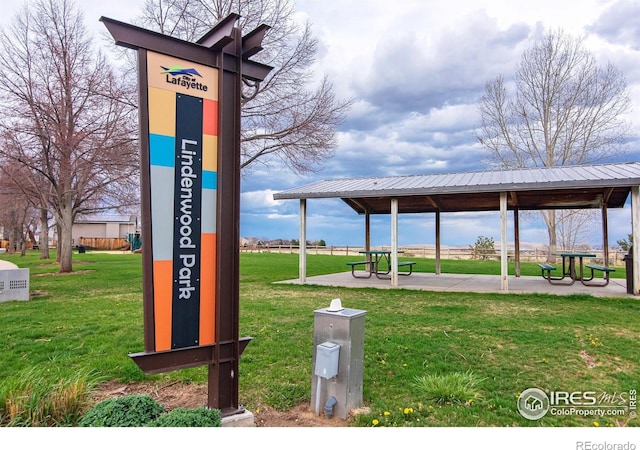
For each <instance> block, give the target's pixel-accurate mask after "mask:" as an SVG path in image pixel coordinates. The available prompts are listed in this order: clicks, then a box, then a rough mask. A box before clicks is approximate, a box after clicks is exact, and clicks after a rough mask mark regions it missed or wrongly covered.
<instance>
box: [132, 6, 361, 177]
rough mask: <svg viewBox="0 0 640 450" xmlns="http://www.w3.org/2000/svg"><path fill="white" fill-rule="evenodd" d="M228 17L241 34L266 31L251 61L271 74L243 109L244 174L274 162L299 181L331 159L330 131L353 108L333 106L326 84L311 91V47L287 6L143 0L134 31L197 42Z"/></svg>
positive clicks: (307, 32) (338, 103)
mask: <svg viewBox="0 0 640 450" xmlns="http://www.w3.org/2000/svg"><path fill="white" fill-rule="evenodd" d="M230 13H238V14H239V15H240V17H241V18H240V24H239V26H240V27H241V28H242V29H244V30H246V32H249V31H252V30H253V29H255V28H256V27H258V26H259V25H261V24H266V25H269V26H271V27H272V28H271V29H270V30H269V31H268V32H267V33H266V36H265V39H264V41H263V47H264V49H263V50H262V51H261V52H260V53H258V54H257V55H255V57H254V59H255V60H259V61H260V62H263V63H265V64H268V65H271V66H273V67H274V70H272V71H271V73H270V74H269V76H268V77H267V79H266V80H264V81H263V82H262V83H261V84H260V85H259V86H248V90H249V91H251V90H252V89H253V90H254V91H253V92H250V93H249V95H250V96H252V95H253V94H257V95H255V97H254V98H252V100H251V101H248V102H246V103H245V104H244V105H243V110H242V149H241V151H242V155H241V166H242V168H243V169H248V168H250V167H251V166H253V165H254V164H256V163H260V164H262V165H271V164H274V163H278V162H280V163H283V164H284V165H286V166H288V167H290V168H292V169H293V170H294V171H296V172H298V173H305V172H309V171H313V170H314V167H315V166H317V165H318V164H319V163H321V162H322V161H324V160H326V159H327V158H330V157H331V156H333V155H334V152H335V148H336V146H337V141H336V136H335V133H336V129H337V127H338V126H339V125H340V123H341V122H342V120H343V119H344V114H345V113H346V111H347V110H348V108H349V107H350V104H351V101H350V100H346V101H338V100H337V99H336V98H335V95H334V93H333V86H332V84H331V83H330V82H329V81H328V79H327V78H326V77H324V78H323V79H322V80H320V81H319V82H318V83H315V80H314V74H313V73H312V71H311V65H312V64H313V63H314V61H315V55H316V52H317V41H316V40H315V39H314V38H313V36H312V33H311V27H310V25H309V24H308V23H307V24H305V26H303V27H302V28H301V27H300V26H299V25H297V24H296V23H295V21H294V18H293V14H294V9H293V6H292V5H291V2H290V1H289V0H248V1H247V0H244V1H241V0H147V2H146V4H145V6H144V9H143V14H142V17H141V18H140V20H139V24H140V25H141V26H143V27H146V28H149V29H153V30H156V31H159V32H161V33H163V34H167V35H170V36H174V37H178V38H181V39H185V40H188V41H196V40H197V39H199V38H200V37H201V36H202V35H204V33H206V32H207V31H209V29H211V27H213V26H214V25H215V24H216V23H217V22H218V21H219V20H220V19H223V18H224V17H226V16H227V15H229V14H230ZM256 89H257V92H256ZM246 172H247V170H245V171H244V173H246Z"/></svg>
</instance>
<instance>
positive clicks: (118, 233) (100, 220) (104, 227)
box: [72, 214, 140, 245]
mask: <svg viewBox="0 0 640 450" xmlns="http://www.w3.org/2000/svg"><path fill="white" fill-rule="evenodd" d="M139 232H140V225H139V220H138V218H137V217H136V216H129V215H116V214H105V215H92V216H78V217H77V218H76V221H75V223H74V224H73V231H72V238H73V244H74V245H77V244H78V243H79V242H80V238H95V239H124V238H126V237H127V236H128V235H129V234H134V233H139Z"/></svg>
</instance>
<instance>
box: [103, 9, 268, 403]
mask: <svg viewBox="0 0 640 450" xmlns="http://www.w3.org/2000/svg"><path fill="white" fill-rule="evenodd" d="M238 17H239V16H238V15H237V14H232V15H230V16H228V17H227V18H225V19H224V20H222V21H221V22H219V23H218V24H217V25H216V26H215V27H214V28H213V29H211V30H210V31H209V32H208V33H207V34H206V35H205V36H204V37H203V38H202V39H200V40H199V41H198V42H197V43H190V42H186V41H182V40H179V39H175V38H172V37H168V36H165V35H162V34H159V33H155V32H152V31H149V30H145V29H142V28H138V27H135V26H132V25H129V24H126V23H122V22H118V21H115V20H112V19H108V18H105V17H102V18H101V19H100V20H101V21H102V22H103V23H104V24H105V26H106V27H107V30H108V31H109V33H111V35H112V36H113V38H114V39H115V41H116V44H118V45H121V46H124V47H128V48H132V49H135V50H137V52H138V83H139V95H140V103H139V115H140V161H141V162H140V165H141V176H140V180H141V204H142V205H141V206H142V215H143V221H142V226H143V228H142V234H143V240H142V242H143V246H142V254H143V305H144V306H143V308H144V313H143V314H144V347H145V349H144V352H142V353H136V354H132V355H130V356H131V358H133V360H134V361H135V363H136V364H137V365H138V366H139V367H140V368H141V369H142V370H143V371H144V372H145V373H147V374H154V373H161V372H167V371H171V370H177V369H184V368H188V367H196V366H203V365H207V366H208V367H209V378H208V391H209V394H208V401H207V406H209V407H210V408H217V409H220V410H221V411H222V413H223V415H231V414H236V413H239V412H242V407H241V406H240V405H239V403H238V360H239V359H240V355H241V353H242V351H243V350H244V348H245V347H246V346H247V344H248V343H249V340H250V338H240V337H239V315H238V313H239V248H238V246H239V239H240V236H239V209H240V107H241V104H242V98H243V97H242V86H243V83H247V84H249V85H253V86H255V87H256V92H257V86H258V85H259V83H260V81H262V80H263V79H264V78H265V77H266V76H267V74H268V73H269V71H270V70H271V67H269V66H265V65H263V64H260V63H258V62H255V61H251V60H249V58H250V57H251V56H253V55H255V54H256V53H257V52H259V51H260V50H261V49H262V47H261V42H262V38H263V37H264V33H265V32H266V30H267V29H268V27H266V26H264V25H263V26H260V27H258V28H257V29H256V30H254V31H252V32H251V33H249V34H247V35H245V36H244V37H243V36H242V35H241V33H240V30H239V29H238V28H237V27H236V22H237V20H238ZM254 95H255V94H254Z"/></svg>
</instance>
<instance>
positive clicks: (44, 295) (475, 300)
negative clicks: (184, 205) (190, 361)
mask: <svg viewBox="0 0 640 450" xmlns="http://www.w3.org/2000/svg"><path fill="white" fill-rule="evenodd" d="M2 257H3V259H7V260H10V261H12V262H15V263H16V264H18V265H19V266H20V267H28V268H30V269H31V290H32V292H34V293H35V294H36V295H34V297H33V299H32V300H31V301H29V302H7V303H2V304H0V321H1V322H2V327H1V330H0V339H1V340H2V342H3V351H2V353H1V354H0V380H4V381H3V382H4V383H5V384H4V385H5V386H6V385H7V384H10V381H11V380H16V379H19V378H20V377H24V376H25V374H33V372H34V371H35V372H37V373H38V376H40V377H41V378H42V379H43V380H49V382H50V383H55V382H56V381H57V380H60V379H66V378H72V377H74V376H77V374H78V373H84V374H90V375H87V376H91V377H94V379H95V380H97V381H100V380H116V381H125V382H128V381H140V380H157V381H158V382H159V383H164V382H167V380H179V381H185V382H192V383H204V382H205V380H206V368H204V367H201V368H195V369H188V370H182V371H176V372H171V373H167V374H161V375H154V376H146V375H144V374H143V373H142V372H141V370H140V369H139V368H138V367H137V366H136V365H135V364H134V363H133V362H132V361H131V359H130V358H129V357H128V354H129V353H136V352H140V351H143V348H144V345H143V330H142V328H143V323H142V294H141V290H142V276H141V256H140V255H134V254H122V255H110V254H101V253H86V254H82V255H78V254H76V255H74V269H75V271H76V272H75V273H73V274H68V275H60V274H57V273H56V272H57V266H56V265H55V264H53V263H52V262H51V261H48V262H47V261H44V262H43V261H40V260H39V259H38V254H37V253H35V252H34V253H29V254H28V256H26V257H23V258H21V257H18V256H13V255H3V256H2ZM352 259H353V257H345V256H323V255H308V256H307V265H308V275H309V276H312V275H318V274H323V273H333V272H342V271H345V267H346V265H345V263H346V262H347V261H350V260H352ZM411 259H412V260H415V258H411ZM240 261H241V280H240V335H241V336H251V337H252V338H253V340H252V341H251V343H250V344H249V346H248V347H247V348H246V350H245V351H244V353H243V355H242V358H241V360H240V374H239V375H240V378H239V380H240V403H242V404H243V405H244V406H245V407H246V408H247V409H248V410H250V411H252V410H253V411H255V410H257V409H260V408H264V407H271V408H275V409H280V410H286V409H289V408H291V407H292V406H294V405H297V404H299V403H300V402H309V401H310V397H311V393H310V390H311V367H312V361H311V359H312V351H313V321H314V314H313V311H314V310H316V309H319V308H324V307H326V306H328V305H329V302H330V301H331V299H333V298H340V299H342V303H343V305H345V306H346V307H349V308H354V309H362V310H365V311H367V314H366V319H365V349H364V350H365V360H364V374H363V385H364V388H363V394H364V403H365V406H368V407H369V408H370V411H371V412H370V413H368V414H362V415H359V416H358V417H357V418H355V419H352V420H351V424H352V425H354V426H374V425H377V426H381V425H384V426H521V427H527V426H593V425H594V422H596V423H597V424H598V425H599V426H624V425H638V423H639V421H638V419H633V420H630V418H629V414H626V415H624V416H623V417H618V418H615V417H591V416H589V417H579V416H553V415H551V414H547V415H546V416H545V417H544V418H542V419H540V420H537V421H529V420H527V419H525V418H523V417H521V416H520V414H519V413H518V411H517V408H516V400H517V397H518V396H519V394H520V393H521V392H522V391H524V390H525V389H527V388H530V387H538V388H540V389H543V390H548V391H571V392H573V391H580V392H583V391H594V392H597V393H598V394H600V393H608V394H616V395H620V394H621V393H623V394H624V393H626V394H624V395H626V396H627V397H628V393H629V391H630V390H634V389H635V390H636V391H637V390H639V389H640V377H639V376H638V374H640V352H639V351H638V349H639V348H640V321H639V320H638V318H639V317H640V299H635V298H628V297H625V298H595V297H591V296H586V295H579V296H578V295H574V296H565V297H563V296H550V295H529V294H526V295H525V294H520V295H518V294H513V295H507V294H477V293H450V292H426V291H409V290H402V289H396V290H377V289H348V288H340V287H314V286H295V285H280V284H272V283H273V282H274V281H280V280H285V279H292V278H296V277H297V276H298V272H297V271H298V257H297V255H289V254H266V253H243V254H242V255H241V258H240ZM418 267H422V268H423V269H422V270H425V271H433V270H434V267H435V262H434V261H433V260H422V259H419V264H418ZM442 271H443V272H445V273H456V272H458V273H493V274H499V271H500V263H499V262H498V261H442ZM614 274H615V276H618V277H624V276H625V274H624V269H623V268H622V269H618V268H616V272H615V273H614ZM522 275H536V276H539V275H540V271H539V268H538V266H537V265H536V264H535V263H522ZM465 374H466V375H472V376H473V380H474V383H475V384H474V385H473V386H470V387H469V389H467V390H466V391H465V390H462V392H463V393H462V394H460V395H459V396H458V397H454V396H452V397H450V398H449V400H442V399H439V398H438V397H437V396H434V394H433V392H432V391H430V390H429V389H427V388H425V383H418V382H417V380H419V379H422V380H423V381H424V379H425V378H428V379H429V380H435V381H436V382H439V383H440V386H439V388H438V389H440V390H445V391H446V390H447V389H449V388H451V389H454V387H455V386H454V384H455V382H456V377H457V376H459V375H460V376H461V375H465ZM458 381H459V380H458ZM0 394H1V391H0ZM466 396H468V397H469V398H463V397H466ZM1 408H2V402H1V399H0V410H1Z"/></svg>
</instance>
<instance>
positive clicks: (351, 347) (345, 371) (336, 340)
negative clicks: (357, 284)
mask: <svg viewBox="0 0 640 450" xmlns="http://www.w3.org/2000/svg"><path fill="white" fill-rule="evenodd" d="M366 314H367V312H366V311H362V310H358V309H350V308H342V306H341V304H340V302H339V301H338V304H337V306H336V303H335V300H334V301H332V302H331V306H330V307H329V308H323V309H318V310H316V311H314V327H313V328H314V330H313V368H312V372H311V373H312V374H313V375H312V377H311V380H312V381H311V409H312V410H313V411H314V412H315V413H316V414H317V415H320V414H321V413H323V412H324V413H325V414H326V415H327V416H328V417H331V416H333V415H335V416H336V417H339V418H341V419H344V420H346V419H347V418H348V417H349V413H350V412H351V410H353V409H356V408H359V407H360V406H362V373H363V368H364V319H365V315H366ZM330 343H333V344H337V345H339V346H340V347H339V357H338V369H337V375H335V376H333V377H331V378H328V379H325V378H323V377H322V376H320V375H318V374H317V373H322V370H320V372H317V371H316V363H317V362H318V360H319V359H318V356H320V364H324V362H323V360H324V359H325V356H324V355H322V354H321V355H318V347H319V346H320V347H321V348H320V351H321V352H322V351H326V349H327V347H328V345H329V346H330ZM318 369H321V368H318ZM319 383H320V385H318V384H319ZM332 397H333V399H335V401H333V399H332ZM325 405H330V408H331V413H330V414H329V413H328V411H327V410H326V409H325ZM327 407H329V406H327Z"/></svg>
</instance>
